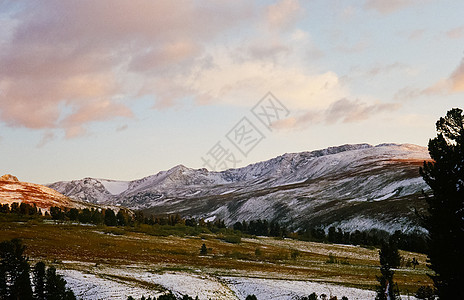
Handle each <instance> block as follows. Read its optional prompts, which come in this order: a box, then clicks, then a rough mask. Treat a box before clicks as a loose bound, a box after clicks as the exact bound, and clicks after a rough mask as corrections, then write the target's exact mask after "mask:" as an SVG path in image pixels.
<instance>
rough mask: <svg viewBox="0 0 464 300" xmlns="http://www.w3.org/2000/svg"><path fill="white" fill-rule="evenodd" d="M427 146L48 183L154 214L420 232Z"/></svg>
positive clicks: (350, 149) (362, 148)
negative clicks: (422, 167)
mask: <svg viewBox="0 0 464 300" xmlns="http://www.w3.org/2000/svg"><path fill="white" fill-rule="evenodd" d="M429 159H430V157H429V155H428V152H427V149H426V148H424V147H420V146H416V145H410V144H402V145H397V144H381V145H377V146H371V145H368V144H356V145H343V146H339V147H331V148H327V149H323V150H317V151H311V152H300V153H287V154H284V155H281V156H278V157H275V158H273V159H270V160H267V161H263V162H259V163H256V164H251V165H249V166H246V167H243V168H238V169H230V170H226V171H223V172H211V171H208V170H206V169H190V168H187V167H185V166H182V165H179V166H176V167H174V168H172V169H170V170H167V171H162V172H159V173H157V174H155V175H152V176H148V177H145V178H142V179H138V180H134V181H113V180H107V179H95V178H85V179H82V180H74V181H69V182H57V183H54V184H51V185H49V187H51V188H53V189H55V190H57V191H59V192H61V193H63V194H64V195H67V196H69V197H72V198H74V199H79V200H83V201H88V202H92V203H101V204H103V203H104V204H111V205H123V206H126V207H129V208H132V209H142V210H144V211H146V212H148V213H153V214H172V213H180V214H182V215H184V216H193V217H197V218H205V219H208V220H214V219H215V218H221V219H223V220H225V222H226V224H228V225H231V224H233V223H235V222H236V221H241V220H251V219H257V218H261V219H267V220H278V221H280V222H283V223H285V224H287V225H292V226H294V229H296V228H299V227H300V228H301V227H306V226H319V225H322V226H325V227H327V226H332V225H334V226H339V227H341V228H343V229H346V230H354V229H360V230H365V229H372V228H378V229H383V230H387V231H394V230H397V229H401V230H403V231H413V230H417V229H419V230H420V227H419V225H418V222H417V219H416V215H415V213H414V210H416V209H418V210H420V209H422V208H423V206H424V201H423V198H422V193H421V191H422V190H427V189H428V187H427V185H426V184H425V182H424V181H423V180H422V178H421V177H420V176H419V173H418V168H419V166H420V165H421V164H422V162H423V161H424V160H429Z"/></svg>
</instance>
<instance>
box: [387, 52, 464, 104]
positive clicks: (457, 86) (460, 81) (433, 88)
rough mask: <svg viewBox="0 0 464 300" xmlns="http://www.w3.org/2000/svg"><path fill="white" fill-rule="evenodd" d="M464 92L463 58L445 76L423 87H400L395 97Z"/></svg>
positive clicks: (404, 97)
mask: <svg viewBox="0 0 464 300" xmlns="http://www.w3.org/2000/svg"><path fill="white" fill-rule="evenodd" d="M461 92H464V59H462V60H461V63H460V64H459V65H458V66H457V67H456V69H455V70H454V71H453V72H452V73H451V74H450V75H449V76H448V77H447V78H442V79H440V80H438V81H436V82H435V83H434V84H432V85H430V86H429V87H427V88H425V89H417V88H412V87H405V88H402V89H400V90H399V91H398V92H397V93H396V95H395V99H397V100H400V99H411V98H416V97H420V96H433V95H446V94H454V93H461Z"/></svg>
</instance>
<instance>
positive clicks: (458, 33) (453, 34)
mask: <svg viewBox="0 0 464 300" xmlns="http://www.w3.org/2000/svg"><path fill="white" fill-rule="evenodd" d="M446 36H447V37H448V38H450V39H462V38H463V37H464V26H460V27H456V28H453V29H450V30H448V31H447V32H446Z"/></svg>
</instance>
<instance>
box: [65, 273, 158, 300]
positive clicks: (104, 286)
mask: <svg viewBox="0 0 464 300" xmlns="http://www.w3.org/2000/svg"><path fill="white" fill-rule="evenodd" d="M58 273H59V274H61V275H63V276H64V278H65V279H66V281H67V286H68V287H70V288H71V289H72V290H73V292H74V294H75V295H76V297H77V298H78V299H85V300H87V299H89V300H100V299H102V300H103V299H122V300H125V299H127V297H128V296H132V297H134V298H136V297H138V298H140V297H141V296H142V295H146V296H148V295H153V296H154V295H157V294H156V293H153V290H149V289H144V288H141V287H138V286H136V285H130V284H129V283H126V282H117V281H115V280H112V279H109V278H102V277H100V276H96V275H94V274H86V273H83V272H80V271H75V270H60V271H58ZM158 294H159V293H158Z"/></svg>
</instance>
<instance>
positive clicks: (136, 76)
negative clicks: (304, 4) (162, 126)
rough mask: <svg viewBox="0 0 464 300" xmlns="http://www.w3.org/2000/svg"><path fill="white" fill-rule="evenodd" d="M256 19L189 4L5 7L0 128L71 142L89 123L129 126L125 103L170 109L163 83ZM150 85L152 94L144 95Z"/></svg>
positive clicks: (242, 6)
mask: <svg viewBox="0 0 464 300" xmlns="http://www.w3.org/2000/svg"><path fill="white" fill-rule="evenodd" d="M206 8H207V9H206ZM253 10H254V8H253V6H252V5H249V4H247V2H245V1H234V2H233V3H232V2H227V1H219V2H217V1H207V3H205V4H203V3H202V4H201V5H199V4H196V3H194V2H193V1H187V0H183V1H178V2H175V3H174V2H172V1H167V0H166V1H147V0H135V1H130V2H128V1H119V0H116V1H110V0H102V1H98V2H93V1H59V0H51V1H46V2H44V3H41V4H40V5H39V4H37V3H34V2H28V3H23V5H18V6H8V7H7V10H5V11H2V13H0V21H1V24H2V34H0V50H1V51H0V120H1V121H3V122H4V123H6V124H7V125H8V126H14V127H26V128H31V129H53V128H60V129H63V130H65V131H66V135H67V136H68V137H73V136H78V135H80V134H82V133H83V132H84V131H85V130H84V127H85V124H87V123H91V122H99V121H106V120H109V119H111V118H115V117H124V118H127V117H129V118H130V117H131V116H132V112H131V110H130V108H129V107H130V102H128V101H129V100H124V99H130V98H132V97H136V96H143V95H145V94H144V92H145V91H149V92H150V93H152V95H155V98H156V99H157V100H158V101H159V102H160V103H163V102H164V103H169V102H170V101H171V100H169V97H168V99H165V98H163V97H165V95H166V94H167V92H166V87H164V86H162V85H161V83H160V82H162V79H164V78H166V76H170V75H172V74H176V73H184V74H188V73H189V72H190V70H191V68H193V67H194V66H196V65H198V64H199V63H200V62H199V58H201V57H202V56H203V55H204V45H205V44H207V43H210V42H212V41H214V39H215V38H217V37H218V36H219V34H220V33H222V32H224V31H227V30H229V29H231V28H232V29H233V28H236V27H237V26H239V25H240V24H242V21H243V20H248V19H249V18H250V17H251V16H253V15H254V14H255V12H254V11H253ZM3 25H5V26H3ZM4 29H5V30H4ZM5 32H7V33H5ZM152 82H157V84H156V85H155V87H156V89H153V88H152V89H146V86H147V85H148V84H149V83H152ZM182 90H183V91H189V88H188V87H186V86H185V85H183V86H182ZM184 95H185V93H182V95H181V96H184ZM176 96H177V95H176ZM174 97H175V96H174ZM70 112H71V113H70Z"/></svg>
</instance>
